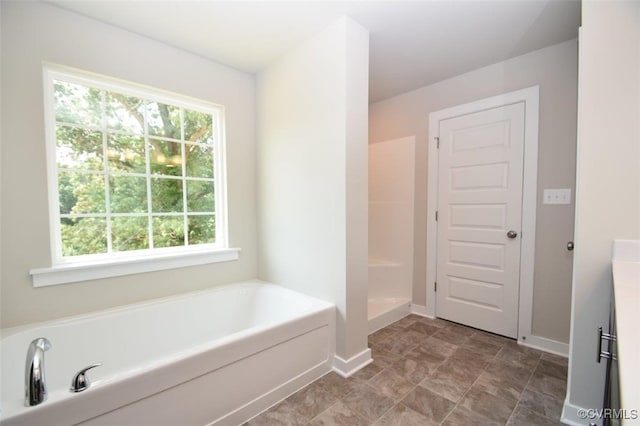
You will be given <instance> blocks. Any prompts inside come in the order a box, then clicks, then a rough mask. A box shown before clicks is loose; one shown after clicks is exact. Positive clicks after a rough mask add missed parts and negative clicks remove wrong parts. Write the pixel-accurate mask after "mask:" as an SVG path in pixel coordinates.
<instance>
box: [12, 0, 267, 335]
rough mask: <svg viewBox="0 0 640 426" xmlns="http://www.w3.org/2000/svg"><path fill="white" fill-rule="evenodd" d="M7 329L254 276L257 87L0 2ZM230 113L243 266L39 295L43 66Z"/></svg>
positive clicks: (34, 7)
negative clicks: (35, 272) (34, 280)
mask: <svg viewBox="0 0 640 426" xmlns="http://www.w3.org/2000/svg"><path fill="white" fill-rule="evenodd" d="M1 7H2V94H3V96H2V122H3V123H4V126H3V127H2V155H1V158H2V179H1V182H2V213H1V216H0V217H1V218H2V224H1V226H2V228H1V236H2V288H1V295H2V302H1V308H2V318H1V321H2V323H1V324H2V327H10V326H15V325H19V324H25V323H30V322H34V321H42V320H47V319H52V318H57V317H62V316H67V315H71V314H76V313H80V312H87V311H93V310H96V309H102V308H107V307H112V306H116V305H122V304H126V303H131V302H135V301H140V300H145V299H151V298H156V297H161V296H165V295H169V294H174V293H180V292H185V291H191V290H197V289H202V288H206V287H210V286H213V285H217V284H221V283H227V282H233V281H239V280H243V279H249V278H253V277H255V276H256V242H255V234H256V217H255V216H256V208H255V143H254V138H255V134H254V133H255V126H254V95H255V89H254V79H253V76H251V75H248V74H244V73H241V72H238V71H235V70H233V69H230V68H228V67H224V66H221V65H218V64H216V63H214V62H211V61H208V60H205V59H203V58H201V57H198V56H195V55H192V54H189V53H186V52H184V51H180V50H177V49H174V48H171V47H169V46H167V45H164V44H161V43H158V42H155V41H153V40H150V39H146V38H143V37H139V36H136V35H134V34H132V33H130V32H127V31H123V30H120V29H118V28H115V27H111V26H108V25H104V24H102V23H99V22H97V21H95V20H92V19H87V18H84V17H81V16H80V15H76V14H73V13H69V12H66V11H63V10H61V9H58V8H56V7H54V6H51V5H48V4H44V3H35V2H15V3H14V2H2V5H1ZM43 61H49V62H53V63H58V64H63V65H67V66H73V67H77V68H81V69H85V70H89V71H93V72H97V73H101V74H105V75H109V76H113V77H117V78H121V79H125V80H129V81H133V82H136V83H142V84H146V85H149V86H153V87H157V88H161V89H165V90H168V91H172V92H176V93H181V94H184V95H188V96H192V97H196V98H200V99H204V100H207V101H210V102H214V103H218V104H222V105H224V106H225V107H226V135H227V159H228V187H229V191H228V193H229V200H228V202H229V218H230V219H229V234H230V245H231V246H232V247H240V248H241V249H242V252H241V253H240V260H238V261H235V262H227V263H219V264H214V265H207V266H198V267H190V268H183V269H175V270H169V271H162V272H155V273H147V274H138V275H130V276H126V277H119V278H115V279H103V280H96V281H92V282H82V283H75V284H68V285H59V286H53V287H45V288H37V289H34V288H33V287H32V284H31V279H30V276H29V270H30V269H31V268H40V267H47V266H50V262H51V260H50V248H49V219H48V212H47V208H48V203H47V180H46V162H45V140H44V127H43V126H44V119H43V99H42V91H43V89H42V62H43Z"/></svg>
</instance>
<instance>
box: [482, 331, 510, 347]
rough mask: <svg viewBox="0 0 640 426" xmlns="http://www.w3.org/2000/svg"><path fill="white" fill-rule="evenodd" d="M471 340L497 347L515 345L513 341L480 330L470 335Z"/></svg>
mask: <svg viewBox="0 0 640 426" xmlns="http://www.w3.org/2000/svg"><path fill="white" fill-rule="evenodd" d="M471 338H472V339H473V340H479V341H481V342H486V343H491V344H494V345H497V346H503V345H505V344H507V343H516V341H515V340H514V339H510V338H508V337H504V336H499V335H497V334H493V333H488V332H486V331H481V330H476V332H475V333H473V334H472V335H471Z"/></svg>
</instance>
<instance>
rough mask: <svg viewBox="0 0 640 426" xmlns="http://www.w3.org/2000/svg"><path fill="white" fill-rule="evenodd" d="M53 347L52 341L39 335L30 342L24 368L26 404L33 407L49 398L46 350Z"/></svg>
mask: <svg viewBox="0 0 640 426" xmlns="http://www.w3.org/2000/svg"><path fill="white" fill-rule="evenodd" d="M49 349H51V342H49V340H47V339H46V338H44V337H39V338H37V339H35V340H33V341H32V342H31V344H29V350H28V351H27V360H26V363H25V368H24V405H25V407H31V406H33V405H38V404H40V403H41V402H44V401H45V400H46V399H47V381H46V379H45V374H44V373H45V369H44V352H45V351H48V350H49Z"/></svg>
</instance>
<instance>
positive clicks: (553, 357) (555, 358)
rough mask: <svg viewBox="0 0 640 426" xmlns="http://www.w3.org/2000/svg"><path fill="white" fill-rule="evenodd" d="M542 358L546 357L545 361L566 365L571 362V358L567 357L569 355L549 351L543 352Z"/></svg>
mask: <svg viewBox="0 0 640 426" xmlns="http://www.w3.org/2000/svg"><path fill="white" fill-rule="evenodd" d="M542 359H544V360H545V361H551V362H554V363H556V364H560V365H564V366H565V367H566V366H567V365H568V364H569V360H568V359H567V357H564V356H560V355H554V354H550V353H548V352H543V353H542Z"/></svg>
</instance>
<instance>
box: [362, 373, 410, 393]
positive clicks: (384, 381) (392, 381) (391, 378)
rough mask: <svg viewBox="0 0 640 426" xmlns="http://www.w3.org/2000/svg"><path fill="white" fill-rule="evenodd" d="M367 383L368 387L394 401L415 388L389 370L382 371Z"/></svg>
mask: <svg viewBox="0 0 640 426" xmlns="http://www.w3.org/2000/svg"><path fill="white" fill-rule="evenodd" d="M367 383H368V384H369V386H371V387H372V388H374V389H376V390H378V391H380V393H382V394H383V395H384V396H386V397H389V398H391V399H393V400H394V401H397V400H399V399H401V398H402V397H404V396H405V395H406V394H407V393H409V391H410V390H411V389H413V388H414V387H415V385H414V384H412V383H411V382H409V381H408V380H407V379H405V378H404V377H402V376H399V375H398V374H396V373H394V372H393V371H391V370H389V369H385V370H383V371H382V372H381V373H379V374H377V375H376V376H375V377H373V378H372V379H371V380H369V381H368V382H367Z"/></svg>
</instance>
